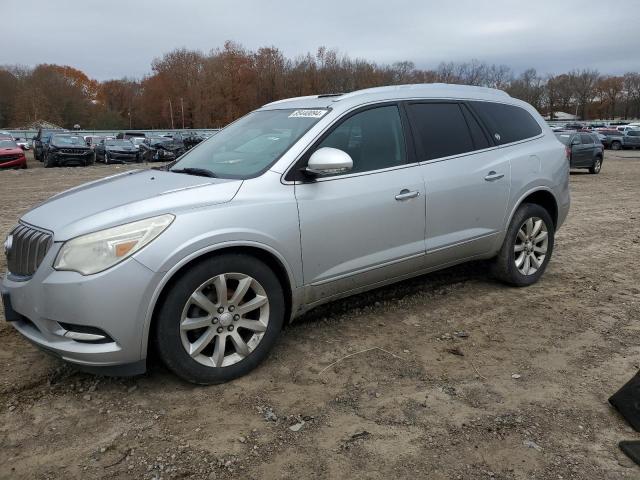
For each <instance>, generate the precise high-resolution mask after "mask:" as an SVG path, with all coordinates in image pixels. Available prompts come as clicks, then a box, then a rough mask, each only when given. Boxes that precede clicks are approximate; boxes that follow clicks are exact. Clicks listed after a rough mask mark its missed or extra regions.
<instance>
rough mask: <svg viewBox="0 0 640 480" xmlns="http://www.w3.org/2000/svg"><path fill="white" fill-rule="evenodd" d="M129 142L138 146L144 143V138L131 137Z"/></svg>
mask: <svg viewBox="0 0 640 480" xmlns="http://www.w3.org/2000/svg"><path fill="white" fill-rule="evenodd" d="M130 140H131V142H133V144H134V145H140V144H141V143H142V142H144V137H131V139H130Z"/></svg>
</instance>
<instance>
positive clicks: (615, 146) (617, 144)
mask: <svg viewBox="0 0 640 480" xmlns="http://www.w3.org/2000/svg"><path fill="white" fill-rule="evenodd" d="M621 148H622V144H621V143H620V142H611V150H620V149H621Z"/></svg>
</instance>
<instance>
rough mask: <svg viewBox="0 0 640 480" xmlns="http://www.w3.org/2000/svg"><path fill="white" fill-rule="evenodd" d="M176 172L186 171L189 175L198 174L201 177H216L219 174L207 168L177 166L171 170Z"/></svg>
mask: <svg viewBox="0 0 640 480" xmlns="http://www.w3.org/2000/svg"><path fill="white" fill-rule="evenodd" d="M169 171H170V172H174V173H186V174H187V175H197V176H199V177H211V178H216V177H217V175H216V174H215V173H213V172H212V171H211V170H207V169H206V168H193V167H188V168H176V169H175V170H169Z"/></svg>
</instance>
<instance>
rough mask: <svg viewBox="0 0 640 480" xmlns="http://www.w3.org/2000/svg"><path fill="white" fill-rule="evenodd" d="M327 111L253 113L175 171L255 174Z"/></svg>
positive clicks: (195, 151) (185, 158) (201, 147)
mask: <svg viewBox="0 0 640 480" xmlns="http://www.w3.org/2000/svg"><path fill="white" fill-rule="evenodd" d="M327 111H328V110H310V109H303V110H293V109H283V110H263V111H256V112H252V113H250V114H248V115H246V116H244V117H242V118H241V119H240V120H238V121H236V122H234V123H232V124H231V125H229V126H228V127H226V128H225V129H223V130H221V131H220V132H218V133H217V134H215V135H213V136H212V137H211V138H209V139H208V140H206V141H204V142H201V143H200V144H199V145H198V146H197V147H195V148H193V149H192V150H190V151H189V152H187V153H186V154H185V155H184V156H183V157H182V159H181V160H180V161H178V162H177V163H176V164H175V165H174V166H173V167H172V168H171V170H181V169H191V168H196V169H204V170H209V171H210V172H212V173H213V174H215V176H217V177H223V178H251V177H255V176H257V175H259V174H260V173H262V172H264V171H265V170H266V169H267V168H269V167H270V166H271V165H273V163H274V162H275V161H276V160H278V159H279V158H280V157H281V156H282V155H283V154H284V153H285V152H286V151H287V150H288V149H289V148H291V146H292V145H293V144H294V143H295V142H296V141H297V140H298V139H299V138H300V137H302V135H304V134H305V133H306V132H307V131H308V130H309V129H310V128H311V127H312V126H313V125H315V124H316V123H317V122H318V120H319V119H320V118H322V117H323V116H324V115H325V114H326V113H327Z"/></svg>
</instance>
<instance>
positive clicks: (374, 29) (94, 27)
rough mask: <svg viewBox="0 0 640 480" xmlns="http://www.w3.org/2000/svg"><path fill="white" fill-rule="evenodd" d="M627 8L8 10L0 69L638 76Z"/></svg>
mask: <svg viewBox="0 0 640 480" xmlns="http://www.w3.org/2000/svg"><path fill="white" fill-rule="evenodd" d="M634 1H635V0H634ZM632 3H634V2H622V3H621V4H620V3H616V2H614V3H612V4H610V5H608V4H607V2H603V1H602V0H597V1H596V0H555V1H553V0H453V1H442V0H439V1H433V0H423V1H420V0H386V1H380V0H366V1H365V0H321V1H318V0H315V1H308V0H269V1H268V0H233V1H227V0H210V1H205V0H128V1H123V0H83V1H80V0H56V1H51V0H2V5H1V6H0V11H1V12H2V17H3V22H2V30H1V33H0V38H2V39H3V41H2V44H3V48H0V65H3V64H5V65H6V64H21V65H28V66H33V65H36V64H38V63H57V64H65V65H71V66H73V67H76V68H79V69H81V70H83V71H84V72H85V73H87V75H89V76H90V77H92V78H96V79H98V80H107V79H111V78H122V77H125V76H127V77H135V78H141V77H142V76H144V75H145V74H148V73H150V71H151V61H152V60H153V59H154V58H156V57H159V56H161V55H162V54H163V53H166V52H168V51H171V50H173V49H175V48H181V47H186V48H188V49H195V50H201V51H202V52H205V53H206V52H208V51H210V50H212V49H215V48H217V47H221V46H222V45H223V43H224V42H225V41H226V40H233V41H235V42H238V43H240V44H242V45H243V46H244V47H246V48H248V49H257V48H259V47H263V46H275V47H278V48H279V49H281V50H282V51H283V53H284V54H285V55H286V56H287V57H295V56H297V55H300V54H306V53H307V52H315V51H316V49H317V48H318V47H319V46H326V47H327V48H335V49H337V50H338V51H339V52H340V53H343V54H348V55H349V56H350V57H352V58H354V57H358V58H365V59H367V60H371V61H375V62H377V63H381V64H384V63H387V64H390V63H393V62H397V61H404V60H408V61H412V62H414V63H415V65H416V66H417V67H419V68H436V67H437V66H438V64H439V63H441V62H450V61H454V62H462V61H468V60H471V59H478V60H480V61H485V62H487V63H496V64H504V65H508V66H510V67H511V68H512V69H513V70H514V71H515V72H516V73H518V72H522V71H523V70H525V69H527V68H530V67H533V68H535V69H536V70H537V71H538V72H539V73H540V74H546V73H560V72H566V71H570V70H573V69H583V68H592V69H598V70H599V71H600V72H601V73H606V74H622V73H624V72H628V71H640V50H638V45H639V44H640V9H639V8H636V7H640V2H639V4H638V5H632ZM627 7H629V8H627ZM631 7H633V8H631ZM630 12H632V13H630ZM9 19H15V21H9Z"/></svg>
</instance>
